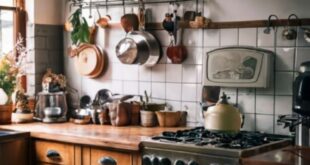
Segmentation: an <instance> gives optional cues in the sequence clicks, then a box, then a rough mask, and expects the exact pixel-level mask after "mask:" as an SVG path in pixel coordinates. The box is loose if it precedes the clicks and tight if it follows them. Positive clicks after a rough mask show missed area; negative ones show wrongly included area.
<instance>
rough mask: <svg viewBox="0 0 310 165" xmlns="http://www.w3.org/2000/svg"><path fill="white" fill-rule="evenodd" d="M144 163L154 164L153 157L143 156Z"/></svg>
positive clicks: (146, 164) (144, 164)
mask: <svg viewBox="0 0 310 165" xmlns="http://www.w3.org/2000/svg"><path fill="white" fill-rule="evenodd" d="M142 165H152V161H151V158H150V157H148V156H143V158H142Z"/></svg>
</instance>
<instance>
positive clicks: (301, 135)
mask: <svg viewBox="0 0 310 165" xmlns="http://www.w3.org/2000/svg"><path fill="white" fill-rule="evenodd" d="M309 133H310V131H309V126H307V125H304V124H299V125H298V126H297V127H296V135H295V145H298V146H307V147H309V146H310V145H309V144H310V143H309V141H310V139H309Z"/></svg>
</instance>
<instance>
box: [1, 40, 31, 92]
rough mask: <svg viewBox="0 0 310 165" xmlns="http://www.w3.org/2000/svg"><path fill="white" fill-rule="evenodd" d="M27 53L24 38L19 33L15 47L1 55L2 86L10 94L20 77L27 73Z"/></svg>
mask: <svg viewBox="0 0 310 165" xmlns="http://www.w3.org/2000/svg"><path fill="white" fill-rule="evenodd" d="M27 53H28V50H27V49H26V47H25V46H24V39H23V37H22V36H21V35H20V34H19V36H18V39H17V42H16V44H15V46H14V49H13V50H12V51H10V52H9V53H6V54H3V55H2V56H0V88H2V89H3V90H4V92H5V93H6V94H7V95H8V96H11V94H12V93H13V92H14V89H15V87H16V85H17V84H18V81H19V77H20V76H22V75H25V67H26V60H25V59H26V56H27Z"/></svg>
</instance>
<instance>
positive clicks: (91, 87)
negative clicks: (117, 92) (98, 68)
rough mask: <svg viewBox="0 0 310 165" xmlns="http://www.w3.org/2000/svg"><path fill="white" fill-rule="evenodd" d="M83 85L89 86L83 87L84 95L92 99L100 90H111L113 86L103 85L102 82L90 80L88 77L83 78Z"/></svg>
mask: <svg viewBox="0 0 310 165" xmlns="http://www.w3.org/2000/svg"><path fill="white" fill-rule="evenodd" d="M82 84H87V85H84V86H82V93H83V94H86V95H89V96H90V97H91V98H92V99H93V98H95V95H96V93H97V92H98V91H99V90H100V89H104V88H106V89H111V86H110V85H111V84H110V83H108V84H105V83H102V82H100V81H96V80H93V79H89V78H86V77H83V78H82Z"/></svg>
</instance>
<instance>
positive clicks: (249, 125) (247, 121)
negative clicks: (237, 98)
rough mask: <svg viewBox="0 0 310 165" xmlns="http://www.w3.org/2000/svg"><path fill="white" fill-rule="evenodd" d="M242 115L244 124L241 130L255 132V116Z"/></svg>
mask: <svg viewBox="0 0 310 165" xmlns="http://www.w3.org/2000/svg"><path fill="white" fill-rule="evenodd" d="M243 115H244V123H243V127H242V128H241V130H244V131H255V124H256V122H255V114H243Z"/></svg>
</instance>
